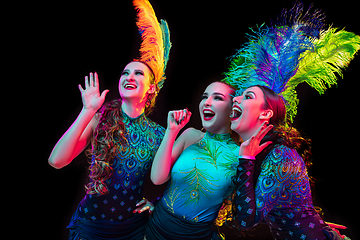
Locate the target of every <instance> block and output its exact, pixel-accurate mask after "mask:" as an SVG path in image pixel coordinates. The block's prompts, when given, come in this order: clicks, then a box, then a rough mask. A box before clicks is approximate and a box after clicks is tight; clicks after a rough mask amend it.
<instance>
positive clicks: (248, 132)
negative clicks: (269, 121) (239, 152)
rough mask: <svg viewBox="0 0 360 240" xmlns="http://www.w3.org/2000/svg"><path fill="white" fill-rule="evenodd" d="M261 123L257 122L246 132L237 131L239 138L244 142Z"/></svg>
mask: <svg viewBox="0 0 360 240" xmlns="http://www.w3.org/2000/svg"><path fill="white" fill-rule="evenodd" d="M262 123H263V121H262V122H259V124H257V125H256V126H254V127H253V128H251V129H249V130H248V131H246V132H242V133H239V135H240V137H241V139H242V140H243V141H244V142H245V141H247V140H249V139H250V138H251V137H252V136H253V135H254V134H255V133H256V131H257V130H258V129H259V127H260V126H261V124H262Z"/></svg>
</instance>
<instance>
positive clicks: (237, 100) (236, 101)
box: [233, 96, 243, 104]
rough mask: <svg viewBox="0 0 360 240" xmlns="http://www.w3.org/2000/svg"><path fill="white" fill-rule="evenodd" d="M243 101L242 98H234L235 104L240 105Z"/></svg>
mask: <svg viewBox="0 0 360 240" xmlns="http://www.w3.org/2000/svg"><path fill="white" fill-rule="evenodd" d="M242 99H243V97H242V96H237V97H234V98H233V103H238V104H240V103H241V100H242Z"/></svg>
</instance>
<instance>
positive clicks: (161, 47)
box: [133, 0, 171, 89]
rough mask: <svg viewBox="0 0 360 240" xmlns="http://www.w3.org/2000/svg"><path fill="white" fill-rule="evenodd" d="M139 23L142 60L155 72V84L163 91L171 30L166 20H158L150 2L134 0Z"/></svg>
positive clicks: (137, 23)
mask: <svg viewBox="0 0 360 240" xmlns="http://www.w3.org/2000/svg"><path fill="white" fill-rule="evenodd" d="M133 4H134V6H135V9H136V10H137V22H136V25H137V26H138V29H139V33H140V35H141V40H142V42H141V46H140V50H139V52H140V58H139V59H138V60H139V61H141V62H145V63H146V64H147V65H148V66H149V67H150V68H151V70H152V71H153V73H154V77H155V84H157V85H158V86H159V88H160V89H161V88H162V86H163V84H164V81H165V78H166V77H165V69H166V65H167V62H168V60H169V52H170V48H171V42H170V30H169V26H168V24H167V22H166V21H165V20H162V19H161V20H160V23H159V22H158V20H157V17H156V15H155V12H154V9H153V8H152V6H151V4H150V3H149V1H148V0H134V1H133Z"/></svg>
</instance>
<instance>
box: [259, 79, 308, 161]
mask: <svg viewBox="0 0 360 240" xmlns="http://www.w3.org/2000/svg"><path fill="white" fill-rule="evenodd" d="M256 87H258V88H260V89H261V91H262V92H263V94H264V100H265V101H264V104H263V108H264V109H270V110H272V111H273V116H272V117H271V119H270V120H269V123H270V124H272V125H274V128H273V129H272V130H270V132H268V134H267V135H266V136H265V137H264V139H263V140H262V142H265V141H272V142H273V143H274V144H282V145H285V146H287V147H289V148H293V149H295V150H296V151H297V152H298V153H299V154H300V155H301V157H302V158H303V160H304V162H305V164H306V166H307V167H309V166H311V164H312V163H311V160H310V156H311V146H310V144H311V140H310V139H307V138H305V137H303V136H301V134H300V133H299V131H298V130H297V129H296V128H294V127H292V125H291V124H290V123H287V122H286V121H285V119H286V107H285V103H284V100H283V99H282V98H281V97H280V96H279V95H278V94H276V93H275V92H274V91H273V90H271V89H269V88H267V87H264V86H260V85H256Z"/></svg>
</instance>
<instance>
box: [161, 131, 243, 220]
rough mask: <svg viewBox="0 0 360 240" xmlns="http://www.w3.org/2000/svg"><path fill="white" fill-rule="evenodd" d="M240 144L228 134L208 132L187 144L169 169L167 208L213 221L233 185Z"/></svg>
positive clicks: (191, 218) (180, 214)
mask: <svg viewBox="0 0 360 240" xmlns="http://www.w3.org/2000/svg"><path fill="white" fill-rule="evenodd" d="M238 152H239V146H238V145H236V144H235V143H234V142H233V140H232V139H231V137H230V134H212V133H209V132H207V133H206V134H205V136H204V137H203V138H202V139H201V140H200V141H199V142H198V143H196V144H193V145H191V146H189V147H188V148H186V149H185V150H184V151H183V152H182V154H181V155H180V157H179V158H178V160H177V161H176V163H175V164H174V166H173V168H172V171H171V181H170V183H169V185H168V187H167V189H166V191H165V193H164V197H163V198H162V201H163V204H164V206H166V207H167V209H168V210H169V211H170V212H172V213H174V214H177V215H178V216H182V217H184V218H185V219H188V220H192V221H195V222H202V221H214V219H215V218H216V216H217V212H218V211H219V209H220V207H221V204H222V201H223V198H224V197H227V196H228V195H229V194H230V193H231V191H232V190H233V189H234V187H235V186H234V185H232V177H233V176H235V174H236V168H237V165H238V159H237V155H238Z"/></svg>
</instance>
